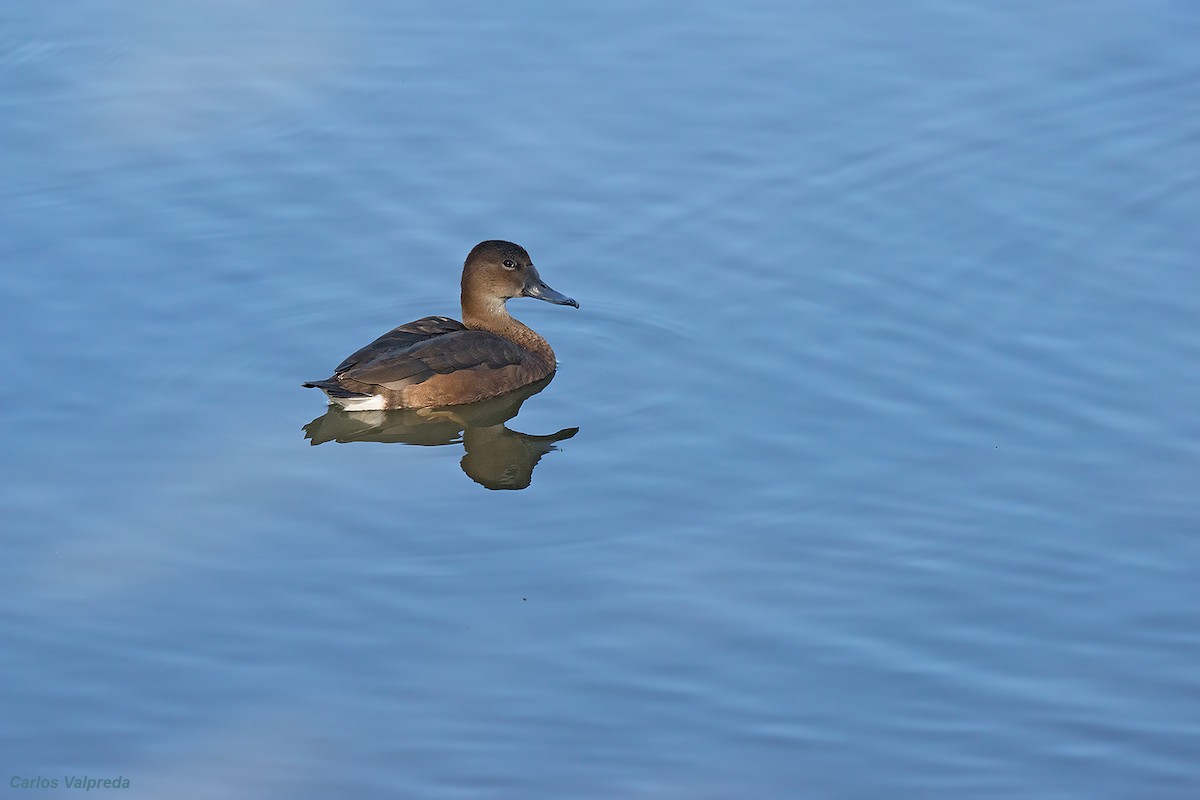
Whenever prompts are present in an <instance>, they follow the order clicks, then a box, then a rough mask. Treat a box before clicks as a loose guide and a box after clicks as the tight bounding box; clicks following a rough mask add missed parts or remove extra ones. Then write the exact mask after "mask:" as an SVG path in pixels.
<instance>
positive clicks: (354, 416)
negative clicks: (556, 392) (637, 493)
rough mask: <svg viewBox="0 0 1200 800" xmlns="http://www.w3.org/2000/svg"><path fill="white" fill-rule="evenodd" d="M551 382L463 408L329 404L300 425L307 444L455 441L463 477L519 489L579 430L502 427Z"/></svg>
mask: <svg viewBox="0 0 1200 800" xmlns="http://www.w3.org/2000/svg"><path fill="white" fill-rule="evenodd" d="M553 379H554V376H553V375H551V376H550V377H549V378H544V379H543V380H540V381H537V382H536V383H531V384H529V385H528V386H525V387H522V388H521V389H518V390H517V391H515V392H511V393H509V394H506V395H502V396H500V397H493V398H491V399H489V400H484V401H482V402H479V403H473V404H471V405H465V406H446V407H443V408H420V409H399V410H396V411H343V410H342V409H341V408H339V407H338V406H330V407H329V410H328V411H326V412H325V413H324V414H322V415H321V416H319V417H317V418H316V419H314V420H313V421H312V422H310V423H308V424H307V425H305V426H304V438H305V439H308V440H309V441H310V442H311V443H312V444H313V445H318V444H324V443H325V442H341V443H345V442H387V443H393V444H412V445H425V446H432V445H446V444H454V443H456V442H460V441H461V442H462V445H463V449H464V450H466V454H465V455H464V456H463V457H462V461H461V462H460V464H461V466H462V470H463V472H465V473H467V477H469V478H470V479H471V480H473V481H475V482H476V483H478V484H479V485H480V486H485V487H487V488H488V489H524V488H526V487H527V486H529V483H530V481H532V480H533V468H534V467H535V466H537V463H538V461H539V460H540V459H541V457H542V456H544V455H545V454H546V453H549V452H550V451H551V450H557V449H558V448H557V447H555V443H556V442H561V441H563V440H564V439H570V438H571V437H572V436H574V435H575V434H576V433H578V432H579V428H563V429H562V430H560V431H558V432H556V433H550V434H545V435H542V436H536V435H533V434H528V433H521V432H519V431H514V430H510V429H509V428H506V427H505V426H504V423H505V422H507V421H508V420H510V419H512V418H513V417H515V416H516V415H517V412H518V411H520V410H521V404H522V403H524V402H525V401H526V400H528V399H529V398H530V397H532V396H533V395H535V394H537V393H538V392H540V391H541V390H542V389H545V388H546V386H547V385H548V384H549V383H550V381H551V380H553Z"/></svg>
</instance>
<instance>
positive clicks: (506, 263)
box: [504, 258, 517, 269]
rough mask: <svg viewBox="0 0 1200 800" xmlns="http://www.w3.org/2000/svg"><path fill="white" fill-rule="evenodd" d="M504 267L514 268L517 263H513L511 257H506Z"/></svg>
mask: <svg viewBox="0 0 1200 800" xmlns="http://www.w3.org/2000/svg"><path fill="white" fill-rule="evenodd" d="M504 268H505V269H516V268H517V265H516V264H514V263H513V260H512V259H511V258H506V259H504Z"/></svg>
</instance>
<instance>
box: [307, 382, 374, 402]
mask: <svg viewBox="0 0 1200 800" xmlns="http://www.w3.org/2000/svg"><path fill="white" fill-rule="evenodd" d="M300 385H301V386H303V387H304V388H305V389H320V390H321V391H322V392H324V393H325V394H327V395H329V396H330V397H342V398H352V397H370V396H371V395H369V394H367V393H366V392H355V391H351V390H350V389H347V388H346V387H345V386H342V385H341V384H340V383H338V382H337V378H329V379H327V380H323V381H309V382H308V383H302V384H300Z"/></svg>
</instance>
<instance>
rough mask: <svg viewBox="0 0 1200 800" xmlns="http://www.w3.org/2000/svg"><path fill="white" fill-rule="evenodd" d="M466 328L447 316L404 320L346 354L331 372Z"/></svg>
mask: <svg viewBox="0 0 1200 800" xmlns="http://www.w3.org/2000/svg"><path fill="white" fill-rule="evenodd" d="M466 329H467V326H466V325H463V324H462V323H461V322H459V321H458V320H456V319H450V318H449V317H422V318H421V319H418V320H414V321H412V322H406V323H405V324H403V325H400V326H398V327H395V328H392V329H391V330H390V331H388V332H387V333H385V334H384V335H383V336H380V337H379V338H378V339H376V340H375V341H373V342H371V343H370V344H369V345H367V346H366V347H363V348H361V349H359V350H356V351H355V352H353V353H351V354H350V355H348V356H346V358H345V360H343V361H342V363H340V364H338V365H337V368H336V369H334V371H333V374H334V375H335V376H340V375H341V374H342V373H344V372H346V371H348V370H350V369H352V368H354V367H355V366H356V365H361V364H368V363H370V362H371V361H374V360H375V359H377V358H379V357H381V356H386V355H387V354H388V353H396V352H400V351H403V350H405V349H406V348H409V347H412V346H413V345H417V344H421V343H422V342H427V341H429V340H430V339H433V338H434V337H437V336H444V335H445V334H447V333H454V332H455V331H465V330H466Z"/></svg>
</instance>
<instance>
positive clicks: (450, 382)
mask: <svg viewBox="0 0 1200 800" xmlns="http://www.w3.org/2000/svg"><path fill="white" fill-rule="evenodd" d="M553 371H554V365H553V364H545V363H543V361H542V360H541V359H539V358H538V357H537V356H535V355H534V354H533V353H531V352H529V351H528V350H526V349H524V348H522V347H521V346H520V345H518V344H517V343H515V342H513V341H511V340H510V339H507V338H505V337H503V336H500V335H499V334H495V333H490V332H488V331H480V330H471V329H469V328H467V327H466V326H465V325H463V324H462V323H461V322H459V321H458V320H454V319H450V318H449V317H424V318H422V319H419V320H415V321H414V322H409V323H407V324H405V325H401V326H399V327H397V328H393V329H392V330H390V331H388V332H387V333H385V334H383V335H382V336H380V337H379V338H378V339H376V340H375V341H373V342H371V343H370V344H368V345H367V346H366V347H363V348H361V349H360V350H358V351H356V352H354V353H353V354H351V355H350V356H349V357H347V358H346V359H345V360H344V361H342V363H341V364H339V365H338V366H337V369H335V370H334V374H333V377H331V378H329V379H327V380H324V381H314V382H312V383H307V384H305V386H310V387H314V388H318V389H321V390H323V391H324V392H325V393H326V394H327V395H328V396H329V398H330V400H331V401H333V402H335V403H337V404H339V405H341V406H343V407H344V408H346V409H348V410H368V409H384V408H419V407H428V406H444V405H461V404H465V403H474V402H477V401H479V400H484V399H486V398H489V397H495V396H497V395H500V394H504V393H505V392H510V391H512V390H514V389H516V388H519V387H521V386H524V385H526V384H529V383H532V382H533V381H536V380H540V379H541V378H544V377H546V376H547V375H549V374H550V373H552V372H553Z"/></svg>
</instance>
